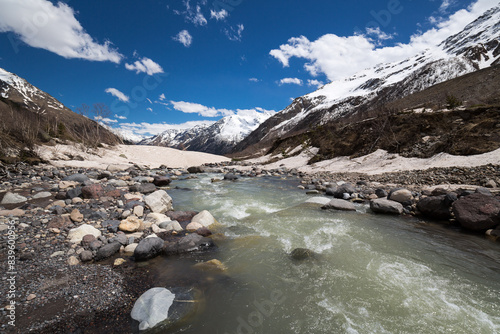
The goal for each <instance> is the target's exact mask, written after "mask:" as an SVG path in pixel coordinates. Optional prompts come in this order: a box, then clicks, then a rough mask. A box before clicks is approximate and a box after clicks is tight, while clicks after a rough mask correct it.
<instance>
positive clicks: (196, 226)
mask: <svg viewBox="0 0 500 334" xmlns="http://www.w3.org/2000/svg"><path fill="white" fill-rule="evenodd" d="M200 228H203V225H201V224H200V223H196V222H191V223H189V224H188V225H187V226H186V230H187V231H188V232H196V230H198V229H200Z"/></svg>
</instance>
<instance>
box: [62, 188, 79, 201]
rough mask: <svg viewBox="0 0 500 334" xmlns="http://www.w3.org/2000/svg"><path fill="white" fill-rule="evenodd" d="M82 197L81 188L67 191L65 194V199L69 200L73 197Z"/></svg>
mask: <svg viewBox="0 0 500 334" xmlns="http://www.w3.org/2000/svg"><path fill="white" fill-rule="evenodd" d="M81 196H82V188H81V187H76V188H73V189H69V190H68V191H67V192H66V197H67V198H69V199H73V198H75V197H81Z"/></svg>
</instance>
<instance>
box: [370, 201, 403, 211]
mask: <svg viewBox="0 0 500 334" xmlns="http://www.w3.org/2000/svg"><path fill="white" fill-rule="evenodd" d="M370 209H371V210H372V211H373V212H377V213H391V214H398V215H400V214H402V213H403V205H402V204H401V203H398V202H395V201H391V200H388V199H385V198H378V199H374V200H371V201H370Z"/></svg>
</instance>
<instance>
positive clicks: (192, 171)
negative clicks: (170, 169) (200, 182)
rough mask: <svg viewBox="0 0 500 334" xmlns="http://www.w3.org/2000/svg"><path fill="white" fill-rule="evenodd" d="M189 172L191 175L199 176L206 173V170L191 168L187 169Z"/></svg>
mask: <svg viewBox="0 0 500 334" xmlns="http://www.w3.org/2000/svg"><path fill="white" fill-rule="evenodd" d="M187 171H188V172H189V173H190V174H199V173H205V170H204V168H203V167H202V166H193V167H189V168H188V169H187Z"/></svg>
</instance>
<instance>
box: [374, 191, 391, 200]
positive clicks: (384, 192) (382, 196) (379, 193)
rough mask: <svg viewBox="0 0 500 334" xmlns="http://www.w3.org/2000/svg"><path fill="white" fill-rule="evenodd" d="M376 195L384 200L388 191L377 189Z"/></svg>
mask: <svg viewBox="0 0 500 334" xmlns="http://www.w3.org/2000/svg"><path fill="white" fill-rule="evenodd" d="M375 195H377V197H378V198H384V197H387V195H388V194H387V191H385V190H384V189H376V190H375Z"/></svg>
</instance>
